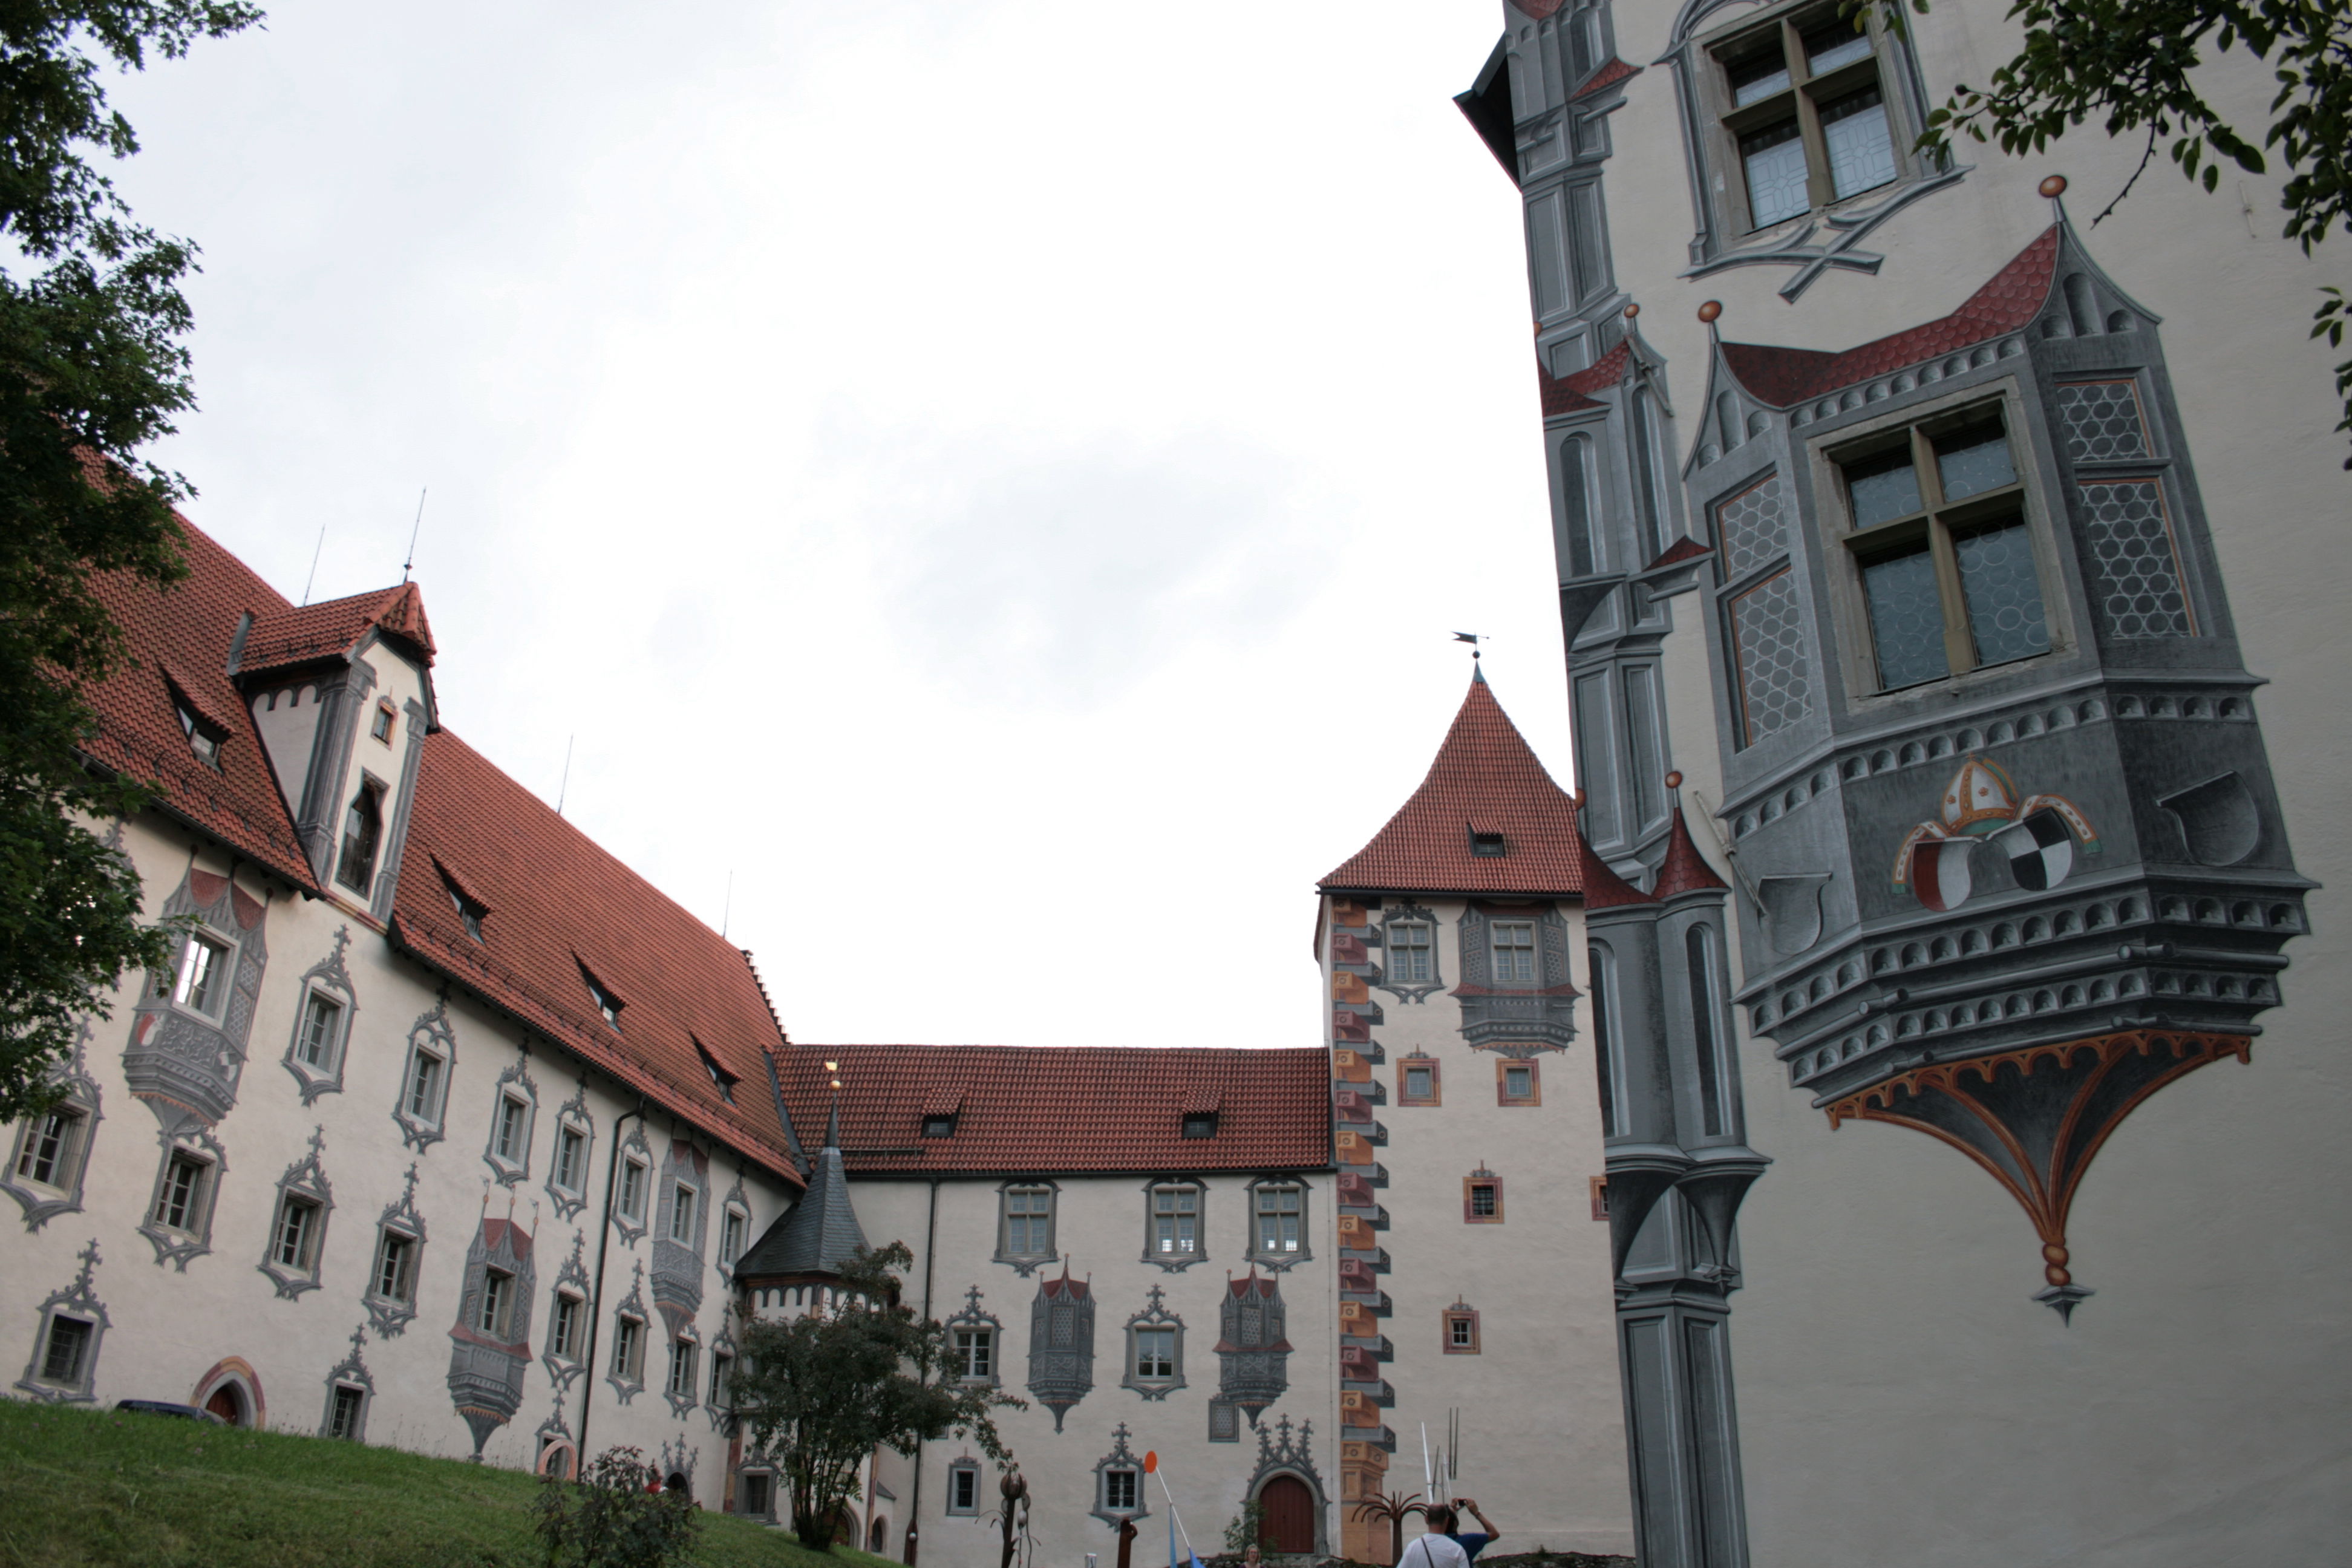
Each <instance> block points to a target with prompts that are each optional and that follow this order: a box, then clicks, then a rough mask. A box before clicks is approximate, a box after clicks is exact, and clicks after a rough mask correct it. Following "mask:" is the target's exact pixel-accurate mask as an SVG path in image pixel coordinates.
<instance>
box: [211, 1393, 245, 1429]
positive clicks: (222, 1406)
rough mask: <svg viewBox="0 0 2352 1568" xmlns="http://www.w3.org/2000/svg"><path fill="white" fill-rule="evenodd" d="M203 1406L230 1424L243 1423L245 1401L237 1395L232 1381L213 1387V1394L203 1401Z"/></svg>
mask: <svg viewBox="0 0 2352 1568" xmlns="http://www.w3.org/2000/svg"><path fill="white" fill-rule="evenodd" d="M205 1409H206V1410H208V1411H210V1412H212V1413H213V1414H214V1415H217V1416H219V1417H220V1418H221V1419H222V1420H224V1421H226V1422H227V1423H228V1424H229V1425H230V1426H244V1425H245V1401H244V1400H243V1399H241V1398H239V1397H238V1396H237V1391H236V1384H233V1383H224V1384H221V1385H220V1386H219V1387H218V1388H215V1389H214V1390H213V1396H212V1397H211V1398H210V1399H207V1400H205Z"/></svg>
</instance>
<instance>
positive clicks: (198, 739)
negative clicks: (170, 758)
mask: <svg viewBox="0 0 2352 1568" xmlns="http://www.w3.org/2000/svg"><path fill="white" fill-rule="evenodd" d="M173 709H174V710H176V711H177V712H178V713H179V716H180V731H181V732H182V733H183V734H184V735H186V736H187V737H188V750H190V751H191V752H194V753H195V754H196V761H198V762H200V763H204V764H205V766H206V767H208V768H215V769H216V768H218V767H219V766H220V749H221V742H224V741H226V740H227V739H228V737H227V736H226V735H224V734H222V733H221V732H220V731H219V730H218V729H217V728H215V726H213V725H211V724H208V723H206V722H205V721H204V720H202V719H200V718H198V717H197V716H196V710H194V709H193V708H191V707H189V706H188V705H187V704H186V703H184V702H176V701H175V702H174V703H173Z"/></svg>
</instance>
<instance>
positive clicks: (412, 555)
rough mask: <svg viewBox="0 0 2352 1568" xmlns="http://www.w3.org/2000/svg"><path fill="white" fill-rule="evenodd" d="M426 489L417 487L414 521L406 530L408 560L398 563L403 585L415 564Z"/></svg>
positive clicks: (422, 524)
mask: <svg viewBox="0 0 2352 1568" xmlns="http://www.w3.org/2000/svg"><path fill="white" fill-rule="evenodd" d="M427 488H428V487H425V486H422V485H420V486H418V487H417V490H416V521H415V523H414V524H412V525H411V526H410V528H409V530H408V559H407V560H405V561H404V562H402V563H400V580H401V581H402V582H404V583H405V582H407V581H408V573H409V568H411V567H413V566H415V564H416V535H417V532H418V531H420V530H421V529H423V528H424V526H425V489H427Z"/></svg>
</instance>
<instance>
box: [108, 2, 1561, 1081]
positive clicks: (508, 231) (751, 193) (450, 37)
mask: <svg viewBox="0 0 2352 1568" xmlns="http://www.w3.org/2000/svg"><path fill="white" fill-rule="evenodd" d="M689 19H690V21H691V26H690V27H688V26H682V24H684V23H686V22H688V20H689ZM1499 27H1500V7H1499V5H1495V4H1492V3H1491V0H1443V3H1432V0H1420V3H1418V4H1373V3H1360V4H1355V5H1347V6H1332V5H1304V4H1295V3H1291V0H1220V3H1212V4H1195V5H1150V6H1147V5H1105V4H1087V5H1080V4H1066V5H1051V4H1044V3H1030V4H984V3H977V0H975V3H971V4H954V5H950V4H930V5H898V6H882V5H873V4H871V3H868V0H761V3H759V4H750V5H744V4H729V3H724V0H712V3H706V4H703V5H697V6H693V7H654V6H648V5H617V4H609V3H598V0H585V3H583V0H573V3H570V4H563V5H552V4H539V5H533V4H522V3H515V4H481V3H479V0H477V3H475V4H470V5H436V4H424V3H417V0H412V3H410V4H407V5H399V6H377V7H362V6H354V5H348V4H343V5H330V4H324V3H321V0H278V3H277V4H274V5H272V6H271V10H270V18H269V23H268V30H267V31H266V32H261V33H256V34H251V35H247V36H245V37H238V38H235V39H231V40H228V41H226V42H219V43H208V44H205V45H204V46H202V47H199V48H198V49H197V50H196V52H195V53H194V56H193V57H192V58H189V59H187V60H185V61H181V62H176V63H174V62H160V63H159V64H158V65H157V66H156V67H155V68H152V69H151V71H150V72H149V73H148V74H147V75H146V76H145V77H143V78H139V79H131V80H130V81H127V82H123V83H121V84H120V85H118V86H117V88H116V89H115V90H116V96H117V100H118V101H119V102H120V103H121V105H122V106H123V107H124V108H126V109H127V110H129V111H130V113H131V117H132V119H133V121H134V122H135V123H136V125H137V126H138V129H139V131H140V132H141V134H142V138H143V140H144V142H145V151H144V152H143V153H142V154H141V156H140V157H139V158H138V159H136V160H135V161H133V162H132V163H131V164H129V165H127V166H126V167H124V168H123V169H122V170H121V173H120V175H119V182H120V184H121V186H122V188H123V189H124V190H125V192H126V194H128V195H130V197H131V200H132V202H133V204H134V205H135V206H136V208H137V209H138V211H139V214H140V216H142V218H144V219H146V220H147V221H149V222H151V223H152V224H154V225H156V226H159V227H161V228H163V229H165V230H167V231H170V232H174V233H180V234H185V235H189V236H192V237H194V238H195V239H196V240H197V241H198V242H199V243H200V244H201V245H202V246H203V247H204V251H205V275H204V277H203V278H201V279H198V280H197V281H196V284H195V287H194V289H193V299H194V303H195V306H196V311H197V328H196V335H195V339H194V350H195V358H196V372H197V386H198V391H199V395H200V396H201V398H202V401H203V409H202V412H201V413H199V414H198V415H196V416H194V417H191V418H190V419H188V420H187V421H186V422H185V423H184V427H183V431H182V433H181V435H180V436H179V437H176V438H175V439H173V441H172V442H170V443H169V444H168V446H167V447H165V448H164V449H163V452H162V457H163V460H164V461H165V462H166V463H167V464H168V465H169V466H172V467H174V468H179V469H180V470H182V471H183V472H184V473H185V474H186V475H187V476H188V477H189V478H190V479H192V480H193V481H194V483H195V485H196V486H197V487H198V489H200V490H201V492H202V494H201V497H200V499H199V500H197V501H196V502H195V503H194V506H193V507H192V508H191V509H190V512H191V515H192V517H193V518H194V521H195V522H196V523H197V524H198V525H199V526H200V527H202V528H204V529H205V530H206V531H209V532H210V533H212V534H213V535H214V536H215V538H217V539H219V540H220V541H222V542H224V543H225V544H226V545H227V546H228V547H229V548H230V549H232V550H234V551H236V552H237V553H239V554H240V555H242V556H243V557H244V558H245V559H246V560H247V561H248V562H250V563H252V564H253V565H254V566H255V567H256V568H257V570H259V571H260V572H261V573H262V574H263V575H264V576H266V577H267V578H268V579H269V580H270V581H271V582H272V583H273V584H276V585H277V586H278V588H279V589H280V590H281V591H283V592H284V593H286V594H287V595H289V596H291V597H295V598H299V597H301V595H302V594H303V590H304V584H305V580H306V578H308V576H309V575H310V566H311V559H312V552H313V548H314V546H316V545H317V544H318V542H319V538H320V529H321V528H322V527H323V528H324V530H325V544H324V548H323V550H321V551H320V553H319V556H318V569H317V581H316V584H315V585H314V586H313V587H312V589H311V596H312V597H313V598H329V597H333V596H336V595H344V594H351V593H356V592H359V591H362V590H364V589H368V588H373V587H378V586H382V585H383V584H389V583H393V582H396V581H397V580H398V579H399V576H400V568H401V561H402V557H403V554H404V550H405V548H406V545H407V542H408V537H409V529H410V524H411V521H412V519H413V517H414V515H415V510H416V505H417V495H418V491H419V489H421V488H424V487H430V491H431V493H430V498H429V500H427V502H426V504H425V517H424V527H423V533H422V537H421V539H420V540H419V542H418V544H417V547H416V577H417V579H418V581H419V582H421V583H422V584H423V585H424V588H425V601H426V604H427V606H428V608H429V611H430V613H431V616H432V618H433V628H434V633H435V636H436V639H437V640H438V642H439V645H440V662H439V664H438V666H437V668H436V672H435V673H436V683H437V687H438V690H439V696H440V703H441V715H442V719H443V721H444V722H445V723H446V724H447V725H448V726H449V727H450V728H452V729H454V730H455V731H457V732H458V733H460V734H462V735H464V736H465V737H466V739H467V741H468V742H471V743H472V744H474V745H475V746H477V747H478V748H480V749H481V750H482V751H483V752H486V753H487V754H488V756H490V757H491V758H492V759H493V760H495V761H496V762H497V763H499V764H500V765H501V766H503V767H504V768H506V769H507V770H508V771H509V773H512V774H514V775H515V776H516V777H517V778H518V779H520V780H521V781H522V783H523V784H526V785H527V786H528V787H530V788H531V789H533V790H535V791H537V792H538V793H539V794H541V795H542V796H544V797H545V798H547V799H548V800H550V801H553V800H554V799H555V798H556V795H557V791H558V787H559V784H561V783H562V774H563V767H564V753H565V747H566V744H567V742H569V741H571V738H572V737H574V736H576V742H572V743H573V744H574V746H575V751H574V754H573V757H572V766H571V776H570V784H569V798H568V800H567V802H566V811H567V813H568V815H569V816H571V817H572V819H573V820H574V821H575V822H577V823H578V824H579V825H580V826H582V827H583V828H584V829H586V830H587V831H588V832H589V833H591V834H593V835H594V836H595V837H597V838H598V839H599V840H600V841H602V842H603V843H604V845H605V846H607V847H609V848H610V849H612V850H613V852H614V853H615V854H616V855H618V856H620V857H621V858H623V859H625V860H626V861H627V862H628V863H629V864H631V865H632V866H634V867H635V868H637V869H638V870H639V871H641V872H643V873H644V874H645V875H646V877H647V878H648V879H651V880H652V881H653V882H654V883H655V884H656V886H658V887H659V888H661V889H663V890H664V891H666V892H667V893H668V894H669V895H670V896H671V897H672V898H675V899H677V900H678V901H680V902H681V903H683V904H684V905H686V906H687V907H688V909H690V910H694V911H695V912H696V913H697V914H698V915H700V916H702V917H703V918H705V919H706V920H708V921H710V922H711V923H712V924H713V925H714V926H715V925H717V924H719V921H720V919H721V915H722V910H723V909H724V906H725V905H726V902H727V899H728V881H729V877H730V873H731V874H732V877H733V889H734V890H733V900H732V909H731V912H730V913H729V914H728V917H727V918H728V920H729V922H730V924H729V931H730V937H731V938H732V939H733V940H734V941H735V942H737V943H738V944H740V945H742V946H746V947H749V948H751V949H752V950H753V952H754V953H755V954H756V956H757V958H758V961H759V963H760V966H761V971H762V973H764V975H765V977H766V979H767V983H768V986H769V990H770V992H771V994H772V995H773V997H774V999H775V1002H776V1005H777V1008H778V1011H779V1012H780V1013H781V1015H782V1019H783V1022H784V1024H785V1026H786V1027H787V1028H788V1029H789V1030H790V1031H791V1032H792V1034H793V1037H794V1038H796V1039H800V1040H804V1041H850V1040H923V1041H988V1042H1010V1043H1017V1044H1039V1045H1067V1044H1137V1045H1173V1044H1196V1045H1242V1046H1275V1045H1291V1046H1304V1045H1313V1044H1318V1043H1319V1042H1320V1039H1321V1033H1320V1025H1319V1008H1318V1000H1317V983H1316V975H1315V970H1314V966H1313V963H1312V961H1311V957H1310V953H1309V941H1308V939H1309V936H1310V933H1311V930H1312V924H1313V919H1314V886H1315V881H1316V879H1317V878H1318V877H1319V876H1321V875H1322V874H1323V873H1324V872H1326V871H1328V870H1329V869H1330V868H1332V867H1334V866H1335V865H1337V864H1338V863H1339V861H1340V860H1342V859H1343V858H1346V857H1347V856H1348V855H1349V854H1351V853H1352V852H1353V851H1354V850H1356V849H1357V848H1358V847H1360V845H1361V844H1362V842H1363V841H1364V840H1365V839H1366V838H1368V837H1370V835H1371V834H1372V833H1373V832H1374V831H1375V830H1377V829H1378V827H1379V826H1380V825H1381V823H1382V822H1383V821H1384V820H1386V818H1387V816H1389V814H1390V813H1391V812H1392V811H1393V810H1394V809H1395V808H1396V807H1397V806H1398V805H1400V804H1402V801H1403V799H1404V797H1405V796H1406V795H1408V794H1409V793H1410V792H1411V790H1412V787H1413V786H1414V785H1415V784H1417V783H1418V782H1419V780H1420V778H1421V775H1422V773H1423V771H1424V770H1425V769H1426V767H1427V765H1428V763H1429V759H1430V756H1431V753H1432V752H1433V749H1434V748H1435V746H1436V744H1437V742H1438V741H1439V739H1440V738H1441V737H1442V735H1443V734H1444V729H1445V726H1446V724H1447V722H1448V721H1449V720H1450V719H1451V717H1452V715H1453V712H1454V709H1455V707H1456V706H1457V705H1458V703H1459V701H1460V699H1461V696H1462V692H1463V689H1464V684H1465V680H1466V679H1467V677H1468V674H1469V668H1468V660H1467V658H1465V649H1463V648H1461V647H1459V646H1458V645H1455V644H1454V643H1452V642H1451V641H1450V640H1449V639H1450V636H1451V634H1452V633H1453V632H1454V631H1456V630H1465V631H1473V632H1481V633H1486V634H1488V635H1489V636H1491V637H1493V638H1494V641H1493V643H1492V645H1491V649H1490V651H1489V653H1488V654H1487V657H1486V667H1487V670H1488V674H1489V676H1490V678H1491V679H1493V681H1494V683H1495V687H1496V692H1497V694H1498V695H1499V696H1500V697H1501V699H1502V700H1503V702H1504V703H1505V705H1506V706H1507V708H1508V709H1509V710H1510V712H1511V713H1512V715H1513V717H1514V718H1516V719H1517V721H1518V722H1519V724H1520V726H1521V728H1522V729H1523V730H1525V731H1527V733H1528V737H1529V738H1530V740H1532V741H1533V742H1535V744H1536V747H1537V750H1538V752H1540V753H1541V754H1542V755H1543V757H1544V758H1545V760H1546V761H1547V763H1549V764H1550V765H1551V767H1552V769H1553V772H1554V775H1555V776H1556V777H1558V778H1559V779H1560V781H1561V783H1562V784H1567V783H1568V782H1569V781H1568V768H1569V755H1568V744H1567V721H1566V717H1565V697H1564V690H1563V685H1564V683H1563V676H1562V672H1561V658H1560V649H1559V625H1558V611H1557V607H1556V604H1555V601H1554V597H1553V592H1552V588H1551V585H1550V584H1551V583H1552V578H1551V575H1550V570H1551V567H1550V545H1549V523H1548V521H1547V510H1546V506H1545V501H1544V493H1543V474H1542V463H1541V448H1540V446H1539V435H1540V426H1539V415H1538V408H1537V404H1536V389H1535V386H1534V375H1533V373H1532V360H1531V353H1530V349H1529V346H1528V344H1529V335H1528V306H1527V297H1526V286H1525V281H1524V272H1523V269H1522V263H1521V259H1520V253H1519V239H1518V218H1517V210H1518V209H1517V199H1516V197H1515V195H1514V194H1513V192H1512V190H1511V187H1510V185H1509V184H1508V182H1507V180H1506V178H1505V177H1504V175H1503V174H1502V172H1501V170H1500V169H1499V168H1497V167H1496V163H1495V162H1494V160H1493V158H1492V157H1491V156H1490V155H1489V154H1488V153H1487V152H1486V148H1485V147H1484V146H1483V145H1482V144H1481V143H1480V142H1479V141H1478V139H1477V138H1476V136H1475V135H1474V134H1473V133H1472V132H1471V131H1470V129H1469V128H1468V126H1467V125H1466V123H1465V121H1463V120H1462V117H1461V115H1460V113H1459V112H1458V111H1457V110H1455V109H1454V105H1453V103H1452V102H1451V101H1450V100H1451V97H1452V95H1453V94H1454V92H1456V91H1459V90H1461V89H1463V88H1465V87H1466V86H1467V85H1469V82H1470V80H1471V79H1472V77H1473V76H1474V75H1475V72H1476V70H1477V68H1478V67H1479V65H1480V64H1481V63H1482V61H1483V60H1484V59H1485V58H1486V53H1487V51H1488V49H1489V48H1490V47H1492V45H1493V42H1494V39H1495V37H1496V34H1497V32H1498V30H1499Z"/></svg>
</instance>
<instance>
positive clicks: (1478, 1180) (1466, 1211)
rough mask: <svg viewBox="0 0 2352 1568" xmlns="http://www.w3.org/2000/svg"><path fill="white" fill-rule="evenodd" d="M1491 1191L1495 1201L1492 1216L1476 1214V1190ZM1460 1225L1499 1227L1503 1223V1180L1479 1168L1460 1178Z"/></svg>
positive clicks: (1482, 1167)
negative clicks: (1482, 1188)
mask: <svg viewBox="0 0 2352 1568" xmlns="http://www.w3.org/2000/svg"><path fill="white" fill-rule="evenodd" d="M1481 1187H1486V1188H1490V1189H1492V1191H1493V1193H1494V1199H1495V1212H1494V1213H1493V1214H1480V1213H1479V1212H1478V1197H1477V1194H1478V1189H1479V1188H1481ZM1462 1223H1463V1224H1465V1225H1500V1224H1502V1223H1503V1178H1502V1177H1500V1176H1498V1175H1496V1174H1495V1173H1494V1172H1492V1171H1489V1170H1487V1169H1486V1167H1485V1166H1483V1165H1482V1166H1480V1167H1479V1168H1478V1169H1477V1170H1475V1171H1473V1172H1471V1173H1470V1174H1468V1175H1466V1176H1465V1177H1463V1178H1462Z"/></svg>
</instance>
